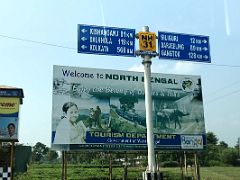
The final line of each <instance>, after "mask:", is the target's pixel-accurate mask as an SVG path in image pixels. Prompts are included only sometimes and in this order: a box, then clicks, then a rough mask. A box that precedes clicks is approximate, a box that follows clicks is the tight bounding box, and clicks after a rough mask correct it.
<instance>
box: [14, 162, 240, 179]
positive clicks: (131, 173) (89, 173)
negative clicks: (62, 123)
mask: <svg viewBox="0 0 240 180" xmlns="http://www.w3.org/2000/svg"><path fill="white" fill-rule="evenodd" d="M61 170H62V167H61V164H32V165H30V167H29V169H28V172H27V173H22V174H17V175H15V176H14V179H15V180H45V179H46V180H47V179H49V180H59V179H61ZM144 171H145V167H128V180H138V179H139V180H140V179H142V172H144ZM161 172H163V176H164V180H181V179H182V178H181V177H182V172H181V170H180V168H161ZM200 174H201V180H240V167H202V168H200ZM123 176H124V167H113V168H112V179H114V180H122V179H123ZM188 176H194V170H193V169H189V170H188ZM67 178H68V180H108V179H109V168H108V167H106V166H105V167H103V168H102V167H100V166H97V167H92V166H89V167H87V166H82V165H76V164H69V165H68V168H67Z"/></svg>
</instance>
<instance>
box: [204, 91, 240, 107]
mask: <svg viewBox="0 0 240 180" xmlns="http://www.w3.org/2000/svg"><path fill="white" fill-rule="evenodd" d="M239 92H240V89H238V90H236V91H233V92H231V93H228V94H224V95H222V96H219V97H216V98H214V99H212V100H210V101H207V102H206V104H209V103H212V102H215V101H217V100H220V99H221V98H225V97H228V96H231V95H234V94H237V93H239Z"/></svg>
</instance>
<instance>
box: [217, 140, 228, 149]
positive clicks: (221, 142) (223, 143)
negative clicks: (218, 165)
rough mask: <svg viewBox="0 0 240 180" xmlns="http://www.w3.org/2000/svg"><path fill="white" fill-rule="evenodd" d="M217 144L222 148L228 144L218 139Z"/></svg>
mask: <svg viewBox="0 0 240 180" xmlns="http://www.w3.org/2000/svg"><path fill="white" fill-rule="evenodd" d="M219 146H220V147H222V148H228V144H227V143H225V142H224V141H220V142H219Z"/></svg>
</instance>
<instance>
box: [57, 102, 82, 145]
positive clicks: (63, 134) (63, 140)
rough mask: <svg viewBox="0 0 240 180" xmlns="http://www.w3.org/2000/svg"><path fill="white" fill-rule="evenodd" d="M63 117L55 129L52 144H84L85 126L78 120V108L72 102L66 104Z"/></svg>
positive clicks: (63, 108)
mask: <svg viewBox="0 0 240 180" xmlns="http://www.w3.org/2000/svg"><path fill="white" fill-rule="evenodd" d="M62 111H63V116H62V117H61V121H60V122H59V124H58V126H57V128H56V134H55V138H54V142H53V143H54V144H82V143H86V141H85V139H86V129H87V128H86V126H85V125H84V123H83V122H82V121H81V120H79V119H78V117H79V111H78V107H77V105H76V104H75V103H73V102H66V103H65V104H64V105H63V107H62Z"/></svg>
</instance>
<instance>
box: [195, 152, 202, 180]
mask: <svg viewBox="0 0 240 180" xmlns="http://www.w3.org/2000/svg"><path fill="white" fill-rule="evenodd" d="M194 162H195V174H196V179H197V180H200V179H201V178H200V169H199V163H198V157H197V153H194Z"/></svg>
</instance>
